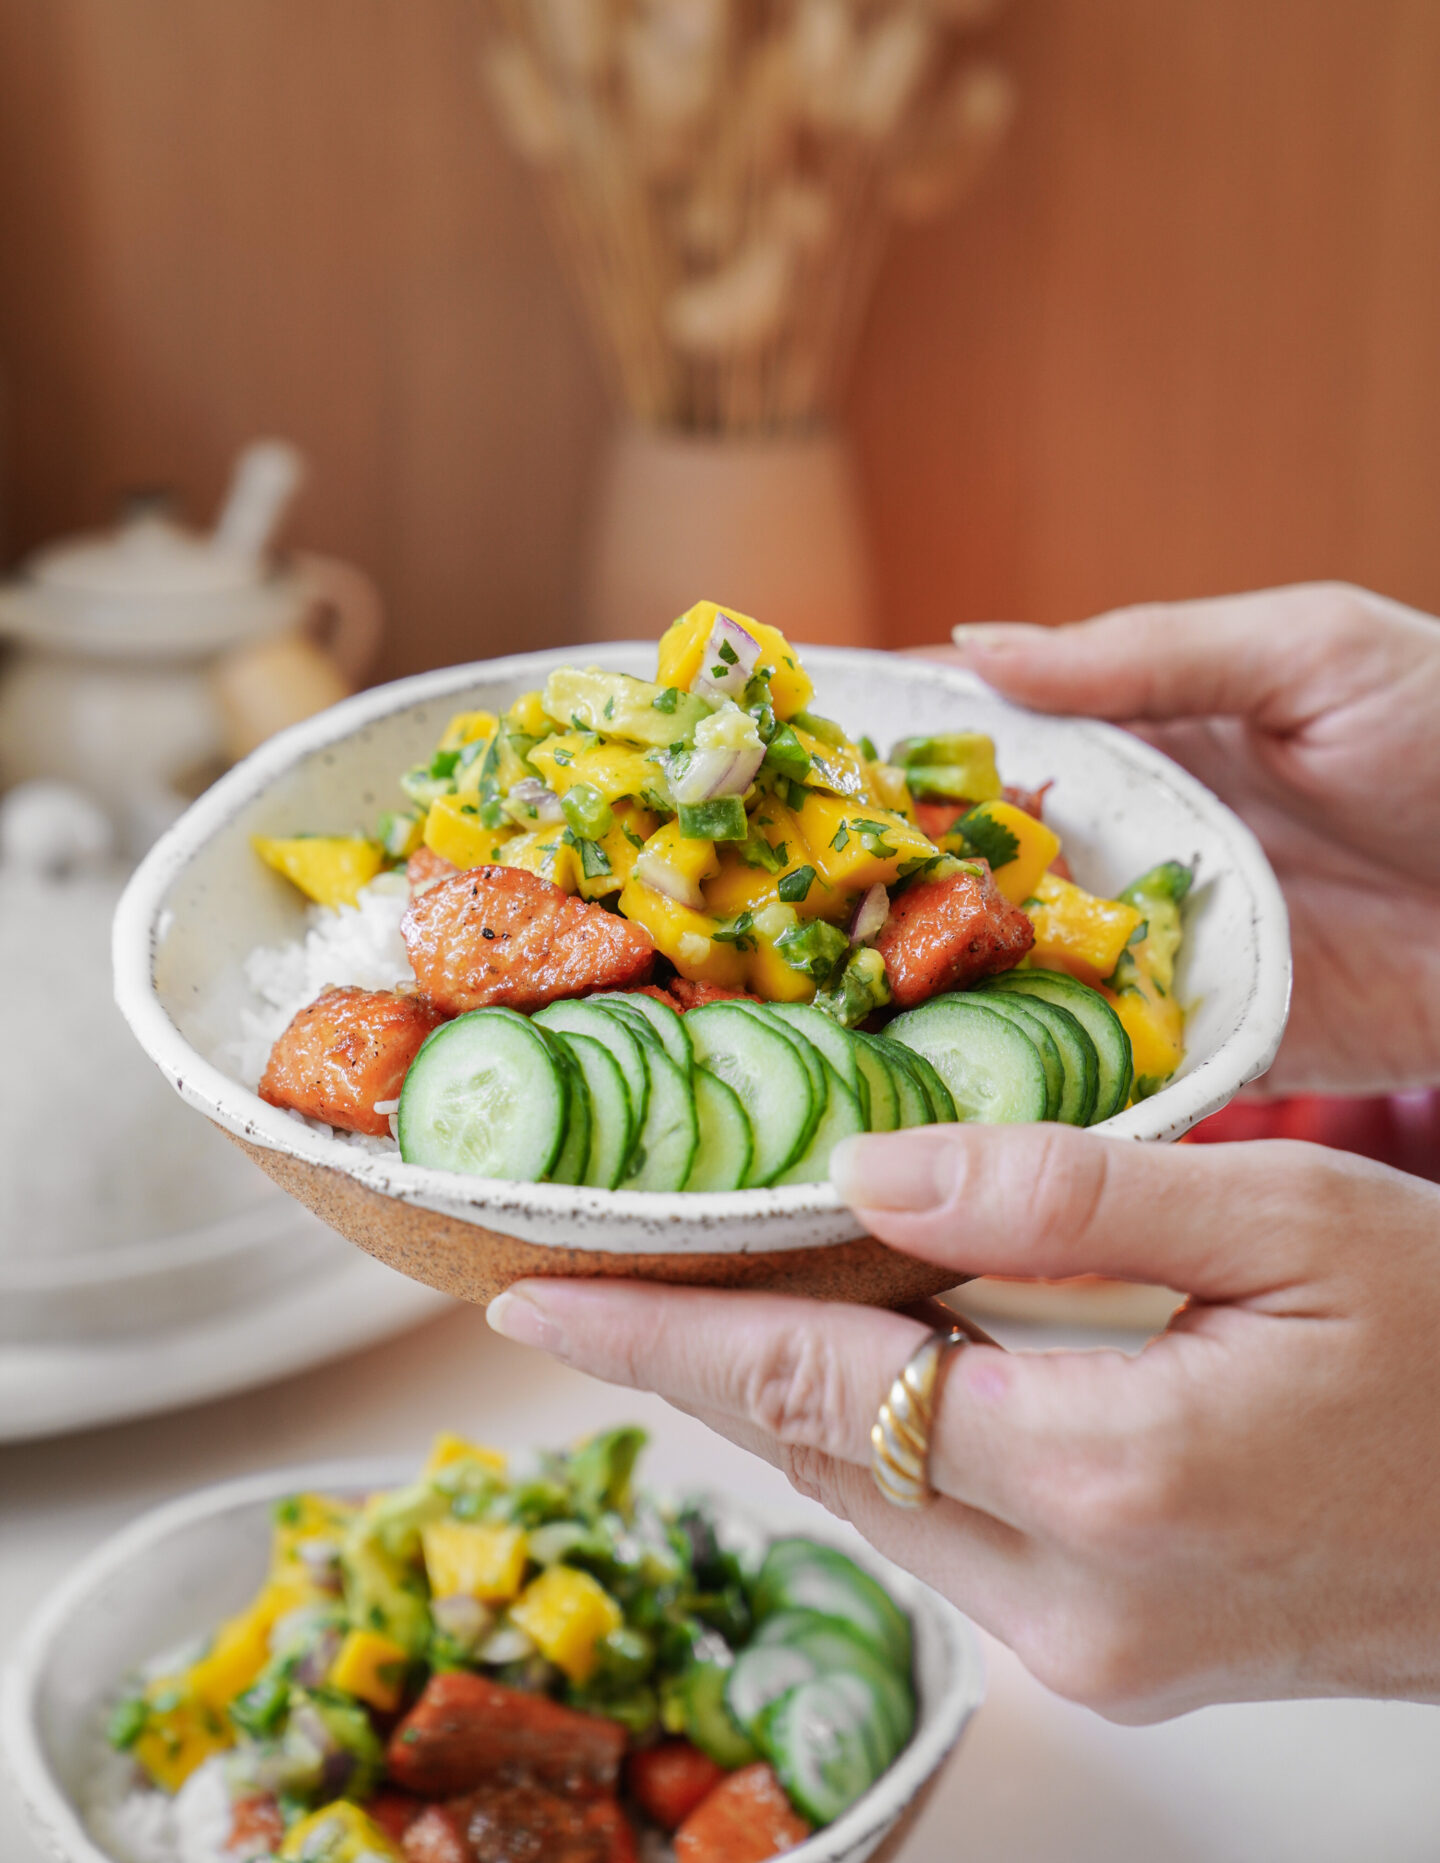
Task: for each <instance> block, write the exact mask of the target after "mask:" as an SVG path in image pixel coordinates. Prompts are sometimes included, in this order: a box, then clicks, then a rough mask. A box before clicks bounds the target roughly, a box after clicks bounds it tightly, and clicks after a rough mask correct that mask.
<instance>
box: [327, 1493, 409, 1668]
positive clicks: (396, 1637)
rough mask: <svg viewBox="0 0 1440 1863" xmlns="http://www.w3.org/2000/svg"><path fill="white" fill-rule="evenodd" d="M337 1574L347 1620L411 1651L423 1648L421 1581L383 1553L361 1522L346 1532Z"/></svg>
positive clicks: (377, 1541)
mask: <svg viewBox="0 0 1440 1863" xmlns="http://www.w3.org/2000/svg"><path fill="white" fill-rule="evenodd" d="M416 1545H417V1546H418V1545H419V1531H418V1528H417V1530H416ZM340 1573H341V1579H342V1584H343V1588H344V1594H345V1609H346V1612H347V1613H348V1615H349V1618H350V1622H351V1623H352V1624H353V1625H355V1626H356V1627H358V1628H362V1629H366V1630H378V1631H380V1632H381V1634H382V1635H384V1636H387V1637H389V1638H391V1639H392V1641H394V1642H396V1643H399V1644H401V1645H402V1646H403V1647H404V1648H405V1649H407V1650H411V1651H413V1652H415V1653H416V1654H417V1655H418V1654H419V1652H420V1651H422V1650H423V1649H424V1648H425V1645H426V1643H427V1641H428V1640H429V1636H430V1607H429V1602H428V1600H427V1597H426V1591H425V1580H424V1578H423V1577H422V1576H421V1574H420V1573H419V1572H418V1571H415V1570H414V1569H412V1568H411V1567H410V1566H408V1565H406V1564H404V1563H403V1562H402V1561H401V1560H399V1559H397V1558H395V1557H394V1556H393V1555H392V1554H390V1553H388V1552H386V1550H385V1548H384V1547H383V1546H382V1545H381V1544H380V1542H379V1540H378V1539H377V1538H375V1537H374V1535H373V1534H372V1533H370V1532H369V1531H368V1529H367V1526H366V1525H365V1523H363V1522H362V1523H361V1524H360V1525H359V1526H357V1527H356V1528H354V1529H353V1530H352V1531H351V1533H350V1534H348V1535H347V1537H346V1541H345V1545H344V1548H343V1549H342V1551H341V1554H340Z"/></svg>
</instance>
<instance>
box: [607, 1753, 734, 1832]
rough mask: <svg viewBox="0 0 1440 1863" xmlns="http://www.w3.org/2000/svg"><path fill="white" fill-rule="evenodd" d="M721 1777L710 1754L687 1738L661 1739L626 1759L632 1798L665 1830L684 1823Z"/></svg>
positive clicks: (626, 1773) (627, 1780)
mask: <svg viewBox="0 0 1440 1863" xmlns="http://www.w3.org/2000/svg"><path fill="white" fill-rule="evenodd" d="M724 1777H725V1774H724V1772H723V1771H722V1770H721V1768H720V1767H718V1766H717V1765H716V1764H715V1762H714V1760H712V1759H711V1758H710V1756H709V1754H708V1753H702V1752H701V1751H700V1749H699V1747H693V1746H691V1744H690V1742H689V1741H688V1740H662V1741H661V1742H660V1743H659V1745H658V1746H653V1747H642V1748H641V1749H640V1751H639V1752H638V1753H632V1754H631V1755H630V1758H629V1759H628V1760H627V1761H626V1763H625V1783H626V1786H627V1787H628V1788H629V1792H630V1796H631V1798H633V1799H634V1800H635V1803H636V1804H637V1805H638V1806H639V1807H640V1809H641V1810H642V1811H643V1812H644V1813H645V1816H646V1817H647V1818H653V1819H654V1820H655V1822H656V1823H657V1824H658V1825H659V1826H660V1828H661V1829H662V1830H665V1831H673V1830H674V1829H675V1828H676V1826H677V1825H680V1824H683V1823H684V1822H685V1820H686V1819H687V1818H688V1817H689V1816H690V1813H691V1812H692V1811H694V1809H695V1807H696V1806H697V1805H698V1804H700V1802H701V1800H702V1799H706V1798H708V1797H709V1796H710V1794H711V1793H712V1792H713V1791H714V1790H715V1787H716V1786H717V1785H719V1784H720V1782H721V1780H722V1779H723V1778H724Z"/></svg>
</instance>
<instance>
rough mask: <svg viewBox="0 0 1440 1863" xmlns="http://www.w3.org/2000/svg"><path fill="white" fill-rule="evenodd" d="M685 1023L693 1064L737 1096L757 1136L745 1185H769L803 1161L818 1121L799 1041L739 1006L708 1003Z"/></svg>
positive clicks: (808, 1075) (733, 1003) (687, 1017)
mask: <svg viewBox="0 0 1440 1863" xmlns="http://www.w3.org/2000/svg"><path fill="white" fill-rule="evenodd" d="M685 1021H686V1023H687V1025H688V1031H689V1035H690V1039H691V1041H692V1042H693V1043H694V1047H695V1059H696V1060H697V1062H699V1063H700V1064H701V1065H702V1066H705V1067H708V1068H709V1069H710V1071H711V1072H712V1073H714V1074H718V1075H719V1077H720V1078H721V1080H723V1081H724V1082H725V1084H726V1086H727V1087H729V1088H730V1089H731V1090H732V1091H733V1092H734V1093H735V1094H736V1096H737V1097H738V1099H739V1101H740V1104H741V1105H742V1106H743V1107H744V1109H745V1115H746V1117H747V1118H748V1119H749V1121H750V1130H751V1131H752V1133H753V1134H754V1137H755V1155H754V1157H753V1158H752V1159H751V1161H750V1171H749V1174H748V1176H747V1177H746V1180H745V1182H746V1184H747V1185H748V1184H768V1183H770V1182H771V1181H772V1179H774V1178H775V1177H777V1176H778V1175H779V1174H780V1172H782V1171H784V1170H786V1169H787V1168H788V1167H789V1166H790V1165H791V1164H793V1163H794V1162H795V1160H796V1159H797V1158H798V1157H799V1156H800V1153H801V1152H802V1151H803V1150H804V1148H805V1146H806V1145H807V1144H808V1143H809V1140H810V1137H811V1135H812V1133H813V1132H814V1130H815V1127H816V1125H817V1123H818V1120H819V1108H817V1107H816V1105H815V1093H814V1090H813V1088H812V1087H811V1085H810V1074H809V1070H808V1069H807V1068H806V1066H805V1062H804V1060H803V1059H802V1057H801V1054H800V1050H799V1045H798V1038H796V1037H795V1036H794V1035H793V1034H792V1032H791V1031H790V1030H788V1029H782V1028H781V1027H779V1026H778V1025H777V1024H775V1023H771V1022H768V1021H766V1020H765V1019H764V1017H762V1016H754V1015H751V1014H750V1013H749V1012H748V1011H747V1010H746V1009H744V1008H743V1007H742V1006H741V1005H740V1004H739V1003H738V1002H726V1003H707V1004H706V1005H705V1007H704V1008H703V1009H692V1010H691V1011H690V1013H689V1014H688V1015H687V1016H686V1018H685Z"/></svg>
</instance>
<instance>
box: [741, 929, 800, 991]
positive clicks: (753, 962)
mask: <svg viewBox="0 0 1440 1863" xmlns="http://www.w3.org/2000/svg"><path fill="white" fill-rule="evenodd" d="M743 961H744V977H743V987H744V988H745V989H747V990H749V991H750V992H751V993H752V994H753V995H755V996H758V997H759V998H760V999H761V1001H762V1002H766V1003H808V1002H809V1001H810V999H811V997H812V996H814V994H815V982H814V979H813V978H811V977H807V976H806V975H805V974H804V972H803V971H799V970H796V969H794V968H793V967H792V966H791V965H789V964H787V963H786V962H785V960H784V958H783V957H781V955H780V953H779V952H778V951H777V950H776V949H775V947H774V945H773V944H769V943H767V942H766V941H765V940H764V939H763V938H761V939H757V940H756V942H755V948H754V950H753V951H747V952H746V953H745V954H744V960H743Z"/></svg>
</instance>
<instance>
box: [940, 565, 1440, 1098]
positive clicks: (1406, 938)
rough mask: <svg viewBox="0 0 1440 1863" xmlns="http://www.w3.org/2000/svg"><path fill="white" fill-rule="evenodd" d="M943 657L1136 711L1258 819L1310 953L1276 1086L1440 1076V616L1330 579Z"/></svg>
mask: <svg viewBox="0 0 1440 1863" xmlns="http://www.w3.org/2000/svg"><path fill="white" fill-rule="evenodd" d="M938 657H943V658H945V659H948V660H952V661H958V663H959V664H961V665H963V666H964V667H966V668H967V669H968V670H969V671H971V672H974V673H976V674H978V675H979V677H980V678H982V679H983V680H985V681H986V682H987V684H989V685H992V686H994V687H995V688H996V689H997V690H998V691H1000V692H1003V693H1004V694H1005V695H1006V696H1007V697H1009V698H1012V699H1015V700H1016V701H1018V702H1019V703H1020V704H1023V705H1029V706H1032V707H1034V708H1035V709H1036V710H1039V711H1049V712H1085V713H1088V714H1090V715H1092V716H1094V717H1099V718H1111V719H1115V720H1117V721H1119V722H1122V723H1125V724H1127V725H1129V726H1130V727H1131V728H1132V729H1136V730H1138V731H1139V732H1140V733H1141V735H1143V736H1144V737H1146V738H1148V739H1149V740H1150V741H1151V742H1152V743H1155V744H1157V745H1158V746H1159V747H1160V748H1161V749H1162V750H1164V751H1165V752H1167V753H1168V754H1169V755H1170V756H1172V757H1174V758H1175V759H1176V761H1177V762H1179V763H1183V764H1184V765H1185V766H1186V767H1187V768H1188V769H1190V770H1192V771H1193V772H1194V773H1195V774H1196V775H1197V776H1198V777H1199V778H1200V779H1201V781H1202V782H1204V783H1206V784H1208V785H1209V787H1210V788H1211V789H1213V790H1214V791H1215V792H1216V793H1217V794H1218V795H1220V796H1221V797H1223V798H1224V800H1225V801H1226V802H1228V803H1229V804H1230V806H1231V807H1232V808H1233V809H1234V810H1235V811H1236V813H1237V814H1239V815H1240V816H1241V817H1242V818H1243V819H1244V820H1245V821H1246V822H1248V823H1249V825H1250V826H1251V828H1253V829H1254V831H1255V833H1256V834H1257V835H1258V836H1259V839H1260V841H1261V843H1262V845H1263V846H1264V848H1265V851H1266V853H1267V854H1268V855H1269V857H1270V860H1271V862H1272V864H1273V865H1274V867H1275V870H1276V873H1277V874H1278V876H1279V879H1280V883H1281V885H1282V887H1283V888H1284V891H1285V897H1286V901H1287V903H1288V905H1289V908H1290V925H1291V936H1292V940H1293V946H1294V959H1295V989H1294V999H1293V1005H1292V1010H1291V1017H1290V1026H1289V1029H1288V1031H1287V1033H1286V1036H1285V1041H1284V1044H1283V1046H1282V1047H1281V1050H1280V1054H1279V1056H1278V1058H1277V1060H1276V1062H1275V1065H1274V1067H1273V1068H1272V1069H1271V1071H1270V1073H1269V1074H1268V1075H1267V1076H1266V1078H1265V1083H1264V1084H1265V1088H1266V1089H1267V1090H1269V1091H1273V1092H1277V1093H1299V1092H1332V1093H1338V1092H1345V1093H1384V1092H1393V1091H1397V1090H1400V1089H1403V1088H1406V1087H1419V1086H1428V1085H1431V1084H1433V1083H1435V1082H1437V1081H1440V623H1437V622H1435V621H1433V620H1431V619H1430V618H1429V617H1428V616H1425V615H1421V614H1417V613H1416V612H1415V611H1414V610H1413V609H1408V608H1402V607H1401V606H1400V605H1399V604H1398V603H1396V602H1391V601H1386V600H1385V599H1384V598H1383V597H1381V596H1378V595H1369V594H1366V593H1365V592H1364V591H1363V590H1360V589H1352V588H1345V587H1340V586H1335V585H1317V586H1311V587H1301V588H1291V589H1276V590H1270V591H1265V592H1262V593H1260V594H1255V595H1237V596H1231V597H1226V598H1223V599H1221V600H1216V601H1198V602H1180V603H1177V604H1175V605H1174V606H1169V607H1167V606H1158V605H1157V606H1151V607H1144V608H1129V609H1122V610H1120V611H1118V612H1117V613H1115V614H1110V615H1102V616H1100V617H1099V618H1098V619H1097V620H1094V621H1085V622H1080V623H1077V624H1076V625H1074V626H1072V627H1064V628H1044V627H1029V626H1016V625H1011V624H992V625H989V626H983V627H977V628H965V629H957V645H956V647H955V648H953V649H951V650H949V651H948V652H946V651H944V650H941V653H940V655H939V656H938Z"/></svg>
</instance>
